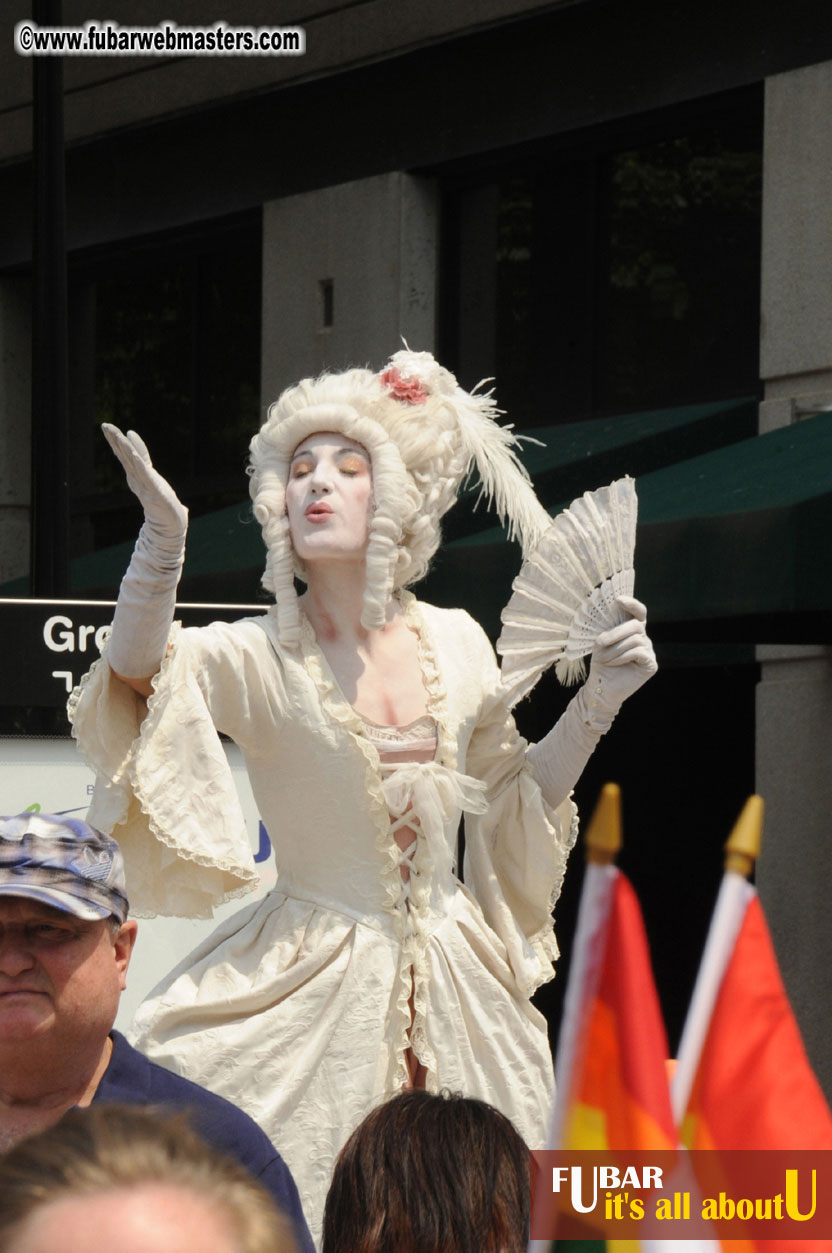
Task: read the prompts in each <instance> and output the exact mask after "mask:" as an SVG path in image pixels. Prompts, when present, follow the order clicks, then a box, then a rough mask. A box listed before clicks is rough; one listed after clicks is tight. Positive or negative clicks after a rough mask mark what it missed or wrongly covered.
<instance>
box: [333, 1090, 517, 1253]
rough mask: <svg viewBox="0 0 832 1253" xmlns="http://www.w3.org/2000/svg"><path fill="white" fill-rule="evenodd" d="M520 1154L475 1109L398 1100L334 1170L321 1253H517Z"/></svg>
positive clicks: (411, 1095) (500, 1120) (440, 1100)
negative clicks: (394, 1251) (393, 1251)
mask: <svg viewBox="0 0 832 1253" xmlns="http://www.w3.org/2000/svg"><path fill="white" fill-rule="evenodd" d="M528 1231H529V1151H528V1149H527V1147H526V1145H525V1143H524V1141H523V1140H522V1139H521V1137H520V1136H519V1135H518V1133H517V1132H516V1131H515V1129H514V1127H513V1126H512V1124H511V1123H510V1122H509V1120H508V1119H507V1118H505V1117H504V1116H503V1115H502V1114H501V1113H499V1112H498V1111H497V1110H496V1109H493V1108H492V1107H491V1106H490V1105H486V1104H485V1103H484V1102H483V1101H476V1100H471V1099H469V1098H466V1097H462V1096H453V1095H450V1094H448V1093H444V1094H442V1095H440V1096H436V1095H433V1094H431V1093H428V1092H424V1091H408V1092H402V1093H401V1094H400V1095H398V1096H395V1097H393V1099H392V1100H390V1101H388V1102H387V1103H386V1104H384V1105H381V1106H379V1107H378V1109H375V1110H373V1112H372V1113H371V1114H369V1115H368V1117H367V1118H365V1119H364V1121H363V1122H362V1123H361V1124H360V1126H359V1127H358V1128H357V1129H356V1130H355V1131H354V1132H353V1134H352V1135H351V1136H350V1138H349V1140H348V1141H347V1143H346V1144H345V1145H344V1147H343V1149H342V1150H341V1153H340V1155H339V1157H338V1160H337V1162H336V1163H335V1170H334V1172H333V1176H332V1184H331V1186H330V1189H329V1195H328V1196H327V1201H326V1210H325V1213H324V1240H323V1253H389V1251H390V1250H393V1249H395V1250H396V1253H524V1250H525V1248H526V1243H527V1241H528Z"/></svg>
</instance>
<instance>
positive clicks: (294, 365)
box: [262, 173, 438, 407]
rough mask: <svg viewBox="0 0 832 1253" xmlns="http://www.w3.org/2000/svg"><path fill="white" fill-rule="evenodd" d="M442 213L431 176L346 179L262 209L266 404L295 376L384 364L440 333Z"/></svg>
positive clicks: (425, 344) (425, 346) (423, 346)
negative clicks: (406, 346) (438, 282)
mask: <svg viewBox="0 0 832 1253" xmlns="http://www.w3.org/2000/svg"><path fill="white" fill-rule="evenodd" d="M437 246H438V213H437V198H436V190H435V187H434V185H433V183H432V182H431V181H430V180H427V179H422V178H416V177H413V176H411V175H409V174H403V173H394V174H384V175H381V176H379V177H377V178H368V179H361V180H359V181H357V182H354V183H342V184H340V185H339V186H336V187H325V188H322V189H321V190H319V191H313V192H306V193H304V194H302V195H298V196H289V197H286V198H285V199H283V200H276V201H272V202H271V203H269V204H267V205H265V206H264V209H263V332H262V333H263V350H262V362H263V365H262V398H263V403H264V407H265V406H266V405H268V404H269V403H270V402H271V401H272V400H274V399H275V398H276V397H277V395H278V393H279V392H280V391H281V390H282V389H283V388H284V387H286V386H287V385H288V384H290V383H292V382H295V381H296V380H297V379H299V378H303V377H306V376H309V375H314V374H317V373H319V372H320V371H321V370H322V369H324V368H331V369H335V370H339V369H344V368H346V367H348V366H356V365H358V366H361V365H371V366H374V367H379V366H381V365H383V363H384V361H385V360H386V359H387V357H388V356H389V355H390V354H391V353H392V352H395V351H396V350H397V349H398V348H400V347H401V339H402V337H404V338H405V339H407V341H408V343H409V345H410V347H411V348H413V349H415V350H418V351H422V350H426V349H427V350H432V349H433V347H434V344H435V338H436V280H437Z"/></svg>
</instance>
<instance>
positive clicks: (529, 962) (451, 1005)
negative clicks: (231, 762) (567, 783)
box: [72, 593, 576, 1239]
mask: <svg viewBox="0 0 832 1253" xmlns="http://www.w3.org/2000/svg"><path fill="white" fill-rule="evenodd" d="M402 603H403V606H404V610H405V613H406V616H407V621H408V624H409V626H410V627H411V629H412V630H414V631H415V632H416V633H417V634H418V638H419V656H420V663H421V667H422V673H423V678H424V682H425V687H426V690H427V694H428V699H427V708H428V714H429V716H430V718H431V719H432V720H433V724H435V729H436V735H437V744H436V751H435V755H434V757H433V759H432V760H430V761H421V762H404V763H399V764H394V765H390V764H387V765H384V766H382V764H381V761H380V758H379V752H378V751H377V748H376V746H375V745H374V743H373V739H374V738H376V739H377V737H374V735H373V734H372V732H371V729H368V727H367V725H366V724H365V723H364V722H363V721H362V719H361V718H360V717H359V716H358V715H357V714H356V713H355V711H354V710H353V709H352V708H351V706H350V705H349V704H348V703H347V701H346V699H345V698H344V696H343V694H342V692H341V691H340V689H339V687H338V685H337V683H336V681H335V679H334V677H333V675H332V673H331V671H330V669H329V666H328V665H327V662H326V660H325V658H324V656H323V654H322V653H321V651H320V649H319V648H318V646H317V643H316V641H315V637H314V633H313V631H312V629H311V627H310V626H309V624H308V622H306V621H305V620H304V632H303V640H302V644H301V647H300V649H299V650H297V651H295V652H292V651H289V650H286V649H284V648H282V647H281V645H280V644H279V643H278V641H277V630H276V618H275V616H274V614H273V612H268V613H266V614H264V615H263V616H262V617H258V618H248V619H243V620H241V621H239V622H236V623H233V624H225V623H214V624H213V625H212V626H210V627H204V628H192V629H187V630H181V631H180V630H179V629H178V628H176V627H175V628H174V632H173V635H172V637H171V641H172V642H171V646H170V648H169V650H168V656H167V658H166V660H165V663H164V665H163V668H162V671H161V672H160V675H159V676H158V679H157V681H156V690H155V694H154V696H153V697H151V700H150V703H149V709H148V713H147V717H146V718H145V719H144V722H143V723H141V721H140V720H141V717H142V714H143V712H144V711H143V706H142V704H141V702H140V700H139V699H138V698H136V697H135V695H134V693H133V692H132V691H131V690H130V689H128V688H127V687H126V686H125V685H124V684H122V683H120V682H119V681H118V680H116V679H114V678H113V677H112V674H111V672H110V670H109V667H108V666H107V664H106V661H102V662H99V663H98V664H97V666H96V667H95V668H94V669H93V671H92V672H91V673H90V675H88V676H87V677H86V679H85V680H84V682H83V684H82V686H81V688H80V689H79V691H78V692H77V693H76V696H75V700H74V701H73V710H72V716H73V718H74V730H75V734H76V736H77V738H78V741H79V744H80V746H81V749H82V751H83V752H84V754H85V756H86V757H87V759H88V761H89V762H90V763H91V764H92V765H93V766H94V767H95V769H96V771H97V774H98V785H97V789H96V795H95V798H94V800H93V804H92V806H91V808H90V812H89V815H88V817H89V821H90V822H91V823H93V824H94V825H96V826H99V827H102V828H103V829H105V830H111V829H114V835H115V836H116V838H118V839H119V841H120V842H121V844H122V848H123V851H124V854H125V860H126V864H127V876H128V878H127V883H128V892H129V895H130V900H131V905H132V907H133V911H134V912H135V913H138V914H142V913H144V914H147V913H168V914H171V913H173V914H180V915H184V916H201V915H204V914H206V913H207V912H208V911H209V910H210V908H211V906H212V905H213V904H216V903H217V902H218V901H219V900H220V899H223V898H227V897H228V896H229V895H232V894H235V893H242V892H245V891H248V890H249V888H250V886H252V885H253V884H254V883H256V881H257V874H256V871H255V867H254V864H253V860H252V855H251V851H250V846H249V838H248V834H247V832H246V828H245V824H244V820H243V816H242V813H241V811H240V806H239V802H238V800H237V795H236V791H235V788H234V784H233V781H232V779H231V777H230V773H229V771H228V768H227V766H226V761H225V755H224V753H223V750H222V746H221V744H220V742H219V740H218V737H217V734H216V731H217V730H219V731H221V732H224V733H226V734H227V735H229V736H230V737H231V738H232V739H233V740H235V741H236V743H237V744H238V745H239V746H240V748H241V750H242V752H243V754H244V758H245V762H246V766H247V770H248V773H249V777H250V780H251V785H252V789H253V792H254V796H255V799H256V801H257V804H258V807H259V811H260V815H261V818H262V820H263V822H264V823H265V825H266V828H267V830H268V832H269V835H270V837H271V840H272V843H273V845H274V848H275V853H276V859H277V868H278V880H277V885H276V887H275V888H274V889H273V890H272V891H271V892H270V893H269V894H268V895H267V896H266V897H265V898H264V899H263V900H261V901H258V902H256V903H255V904H252V905H250V906H249V907H248V908H243V909H242V910H241V911H240V912H239V913H237V914H236V915H234V916H233V917H232V918H231V919H230V920H228V921H226V922H225V923H223V924H222V925H221V926H220V927H219V928H218V929H217V930H216V931H215V932H214V933H213V934H212V935H211V937H210V938H209V939H207V940H206V941H204V942H203V943H202V944H201V945H200V946H199V947H198V948H197V949H196V950H195V951H194V952H193V953H191V954H189V955H188V956H187V957H186V958H185V959H184V961H182V962H181V963H180V965H179V966H177V967H176V968H175V969H174V970H173V971H172V973H171V974H170V975H169V976H168V977H167V978H166V979H165V980H164V981H163V982H162V983H161V984H160V985H159V986H158V987H157V988H156V989H155V990H154V993H153V994H152V995H151V997H150V998H149V999H148V1000H147V1001H146V1002H145V1003H144V1005H143V1006H142V1007H141V1009H140V1010H139V1014H138V1017H137V1021H136V1035H135V1040H136V1042H137V1044H138V1046H139V1047H140V1048H141V1049H142V1050H143V1051H144V1052H146V1053H147V1054H148V1055H149V1056H151V1057H153V1058H154V1059H155V1060H157V1061H159V1062H161V1063H163V1064H164V1065H166V1066H169V1067H170V1068H171V1069H173V1070H176V1071H179V1072H180V1073H182V1074H186V1075H188V1077H189V1078H191V1079H194V1080H196V1081H197V1082H199V1083H201V1084H203V1085H204V1086H206V1087H208V1088H211V1089H212V1090H214V1091H216V1092H219V1093H221V1094H222V1095H223V1096H225V1097H227V1098H228V1099H230V1100H232V1101H234V1102H235V1103H237V1104H238V1105H240V1106H241V1107H242V1108H244V1109H245V1110H247V1112H248V1113H249V1114H251V1115H252V1116H253V1117H254V1118H255V1119H257V1121H258V1122H259V1123H260V1124H261V1125H262V1126H263V1127H264V1129H265V1130H266V1132H267V1133H268V1134H269V1136H270V1137H271V1138H272V1139H273V1141H274V1143H275V1144H276V1145H277V1146H278V1148H279V1149H280V1151H281V1153H282V1154H283V1155H284V1156H285V1158H286V1161H287V1162H288V1164H289V1166H290V1168H291V1170H292V1172H293V1174H294V1176H295V1179H296V1180H297V1183H298V1187H299V1189H300V1193H301V1198H302V1200H303V1204H304V1209H305V1211H306V1214H307V1218H308V1220H309V1223H310V1226H311V1228H312V1230H313V1234H314V1235H315V1237H316V1239H317V1238H319V1232H320V1224H321V1216H322V1210H323V1202H324V1198H325V1195H326V1191H327V1187H328V1184H329V1179H330V1174H331V1170H332V1165H333V1160H334V1158H335V1156H336V1154H337V1152H338V1150H339V1149H340V1147H341V1145H342V1144H343V1142H344V1140H345V1139H346V1137H347V1136H348V1135H349V1133H350V1132H351V1131H352V1129H353V1128H354V1127H355V1126H356V1125H357V1123H358V1122H359V1121H360V1120H361V1119H362V1118H363V1117H364V1115H365V1114H366V1113H367V1112H368V1111H369V1110H370V1109H371V1108H372V1107H373V1106H374V1105H375V1104H376V1103H377V1102H378V1101H379V1100H380V1099H381V1098H383V1097H384V1096H385V1095H388V1094H392V1093H393V1092H395V1091H397V1090H398V1089H400V1088H401V1086H402V1084H403V1083H405V1082H406V1081H407V1065H406V1060H407V1059H406V1051H407V1048H408V1045H411V1046H412V1048H413V1051H414V1053H415V1054H416V1056H417V1058H418V1059H419V1061H420V1062H421V1063H422V1064H423V1066H424V1067H425V1069H426V1072H427V1086H428V1088H430V1089H432V1090H438V1089H440V1088H449V1089H451V1090H452V1091H456V1092H462V1093H464V1094H466V1095H469V1096H475V1097H479V1098H481V1099H482V1100H485V1101H488V1102H490V1103H492V1104H493V1105H495V1106H497V1108H499V1109H500V1110H502V1111H503V1113H505V1114H506V1115H507V1116H508V1117H509V1118H510V1119H511V1120H512V1121H513V1122H514V1124H515V1126H516V1127H517V1128H518V1130H519V1131H520V1133H521V1134H522V1135H523V1137H524V1138H525V1139H526V1141H527V1142H528V1143H529V1145H530V1146H531V1147H539V1146H541V1145H542V1144H543V1142H544V1137H545V1132H546V1122H547V1117H548V1111H549V1107H550V1102H551V1098H552V1091H553V1074H552V1060H551V1055H550V1050H549V1045H548V1042H547V1034H546V1023H545V1020H544V1019H543V1017H542V1015H541V1014H540V1013H539V1012H538V1011H537V1010H536V1009H535V1008H534V1006H532V1005H531V1003H530V1000H529V998H530V996H531V994H532V992H533V991H534V990H535V988H536V987H537V986H538V985H539V984H540V983H542V982H544V981H545V980H547V979H550V978H551V977H552V973H553V971H552V960H553V959H554V958H555V957H556V956H557V946H556V943H555V938H554V933H553V929H552V918H551V911H552V907H553V905H554V902H555V900H556V899H557V896H558V894H559V892H560V887H561V883H562V879H563V873H564V868H565V864H566V859H567V855H568V852H569V849H570V848H571V846H572V844H573V843H574V839H575V833H576V817H575V810H574V806H573V804H572V802H571V801H566V802H565V803H564V804H563V805H562V806H561V807H560V809H559V810H558V811H557V812H553V811H551V810H550V809H549V808H548V807H547V805H546V804H545V802H544V801H543V799H542V797H541V794H540V790H539V788H538V786H537V784H536V783H535V781H534V779H533V778H532V776H531V774H530V772H529V771H528V770H527V768H526V766H525V751H526V747H527V746H526V743H525V741H524V740H523V739H521V738H520V736H519V735H518V733H517V730H516V728H515V725H514V721H513V719H512V717H511V715H510V714H509V713H508V710H507V708H506V705H505V701H504V698H503V695H502V692H501V688H500V683H499V671H498V668H497V664H496V660H495V657H494V653H493V651H492V648H491V645H490V644H489V642H488V640H487V638H486V636H485V634H484V633H483V631H482V630H481V629H480V627H479V626H478V625H477V624H476V623H475V622H474V621H473V620H472V619H471V618H470V617H469V616H468V615H467V614H466V613H465V612H463V611H461V610H444V609H437V608H435V607H433V606H430V605H427V604H421V603H419V602H418V601H416V600H415V598H414V597H412V596H411V595H410V594H409V593H404V594H402ZM423 755H424V754H423ZM461 813H464V815H465V857H464V875H463V877H464V886H463V884H462V883H461V882H460V881H459V879H457V877H456V875H455V873H454V859H455V848H456V841H457V830H458V825H459V819H460V814H461ZM405 815H406V816H405ZM405 823H406V824H407V826H408V827H409V828H410V829H411V830H415V831H416V833H417V840H416V846H415V849H414V850H411V851H410V854H409V856H408V858H407V866H408V870H409V874H408V875H406V876H403V875H402V873H401V866H402V864H404V863H403V855H402V850H401V849H400V848H399V846H398V844H397V842H396V839H395V834H396V831H397V830H399V829H400V828H401V827H402V825H403V824H405ZM411 996H412V1005H413V1011H412V1013H411V1008H410V1004H409V1002H410V1001H411Z"/></svg>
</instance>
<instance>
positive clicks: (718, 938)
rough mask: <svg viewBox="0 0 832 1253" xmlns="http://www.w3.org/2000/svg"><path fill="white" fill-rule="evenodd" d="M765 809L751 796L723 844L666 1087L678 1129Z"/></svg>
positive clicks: (747, 895)
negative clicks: (709, 912)
mask: <svg viewBox="0 0 832 1253" xmlns="http://www.w3.org/2000/svg"><path fill="white" fill-rule="evenodd" d="M763 810H764V805H763V799H762V797H761V796H756V795H754V796H749V798H748V800H747V801H746V802H745V805H744V806H743V809H742V812H741V814H740V816H739V818H738V819H737V821H736V823H735V825H734V828H733V830H732V832H731V834H730V836H729V837H728V840H727V841H726V844H725V861H724V870H725V873H724V874H723V876H722V882H721V884H720V887H719V895H718V896H717V901H716V905H715V906H714V912H713V917H712V919H711V925H710V929H709V931H708V938H707V941H706V943H705V951H704V953H703V954H702V961H701V963H700V966H699V974H698V975H697V977H696V986H695V987H694V989H693V996H692V997H691V1002H690V1006H689V1008H688V1013H687V1017H686V1019H685V1025H684V1029H683V1031H682V1038H681V1041H680V1043H679V1056H678V1060H677V1063H676V1070H675V1072H674V1075H673V1079H672V1082H671V1085H670V1099H671V1103H672V1105H673V1116H674V1118H675V1120H676V1125H677V1126H679V1127H681V1125H682V1120H683V1118H684V1116H685V1112H686V1110H687V1107H688V1101H689V1099H690V1094H691V1089H692V1088H693V1082H694V1079H695V1078H696V1072H697V1070H698V1068H699V1059H700V1057H701V1055H702V1048H703V1046H704V1043H705V1037H706V1035H707V1033H708V1027H709V1025H710V1021H711V1015H712V1014H713V1009H714V1005H715V1004H716V998H717V996H718V995H719V989H720V986H721V984H722V979H723V976H724V974H725V968H726V966H727V965H728V961H729V959H730V957H731V953H732V952H733V950H734V944H735V943H736V939H737V935H738V934H739V930H740V927H741V926H742V920H743V918H744V917H745V911H746V909H747V907H748V902H749V900H750V899H751V897H752V896H753V895H754V889H753V888H752V887H751V885H750V884H749V883H748V881H747V877H748V875H749V874H750V873H751V871H752V870H753V869H754V863H755V861H756V860H757V858H758V857H759V855H760V845H761V842H762V832H763Z"/></svg>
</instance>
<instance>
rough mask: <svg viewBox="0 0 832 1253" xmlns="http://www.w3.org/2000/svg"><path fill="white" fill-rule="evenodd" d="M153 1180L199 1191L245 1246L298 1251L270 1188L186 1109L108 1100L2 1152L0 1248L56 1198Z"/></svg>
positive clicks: (254, 1252)
mask: <svg viewBox="0 0 832 1253" xmlns="http://www.w3.org/2000/svg"><path fill="white" fill-rule="evenodd" d="M147 1184H161V1185H165V1186H168V1187H170V1188H172V1189H175V1190H177V1191H183V1192H186V1193H190V1194H192V1195H196V1196H197V1197H198V1198H199V1199H200V1201H201V1202H203V1203H204V1204H205V1205H206V1206H209V1207H212V1208H213V1211H214V1212H215V1213H216V1214H217V1216H218V1217H220V1216H222V1217H223V1218H224V1219H225V1220H226V1221H227V1223H228V1225H229V1228H230V1229H231V1230H232V1231H233V1232H234V1236H235V1243H236V1244H237V1247H238V1248H239V1250H240V1253H296V1250H297V1244H296V1242H295V1240H294V1237H293V1235H292V1232H291V1229H290V1227H289V1223H288V1221H287V1220H286V1218H285V1217H284V1216H283V1215H282V1214H281V1213H280V1212H279V1211H278V1210H277V1208H276V1207H275V1205H274V1203H273V1201H272V1198H271V1197H270V1196H269V1194H268V1193H267V1192H266V1191H265V1190H264V1189H263V1188H261V1186H260V1184H259V1183H258V1182H257V1180H256V1179H255V1178H254V1177H253V1176H252V1175H250V1174H249V1173H248V1171H247V1170H245V1169H244V1168H243V1167H242V1166H241V1165H240V1164H239V1163H238V1162H236V1161H234V1160H233V1159H231V1158H227V1157H225V1155H224V1154H222V1153H218V1152H217V1151H216V1149H214V1148H213V1147H212V1146H210V1145H208V1144H206V1143H205V1141H204V1140H202V1139H201V1138H200V1137H199V1136H198V1135H197V1134H196V1132H195V1131H193V1130H192V1128H191V1127H190V1125H189V1123H188V1120H187V1116H186V1115H185V1114H182V1113H176V1114H171V1113H170V1111H163V1110H155V1109H152V1108H146V1107H143V1106H138V1105H115V1104H113V1105H111V1104H107V1103H102V1104H100V1105H91V1106H89V1107H88V1108H85V1109H73V1110H70V1111H69V1112H68V1113H67V1114H65V1115H64V1117H63V1118H62V1119H61V1120H60V1121H59V1122H58V1123H56V1124H55V1125H54V1126H52V1127H49V1128H47V1129H46V1130H45V1131H42V1132H40V1133H39V1134H37V1135H33V1136H30V1137H29V1138H27V1139H25V1140H21V1141H20V1142H19V1143H18V1144H16V1145H15V1146H14V1147H13V1148H12V1149H10V1150H9V1152H8V1153H6V1154H5V1156H0V1250H5V1249H6V1248H7V1247H9V1244H10V1242H11V1241H13V1240H14V1237H15V1236H16V1235H17V1234H18V1232H20V1231H21V1230H22V1228H23V1227H24V1226H25V1225H26V1223H27V1221H28V1220H29V1219H30V1218H32V1217H33V1215H35V1214H36V1213H38V1212H39V1211H40V1210H41V1209H42V1208H45V1207H46V1206H48V1205H49V1204H50V1203H52V1202H54V1201H61V1200H65V1199H67V1198H69V1197H79V1196H93V1195H100V1194H102V1193H107V1192H110V1191H114V1190H119V1191H120V1190H122V1189H125V1188H141V1187H142V1186H143V1185H147ZM195 1253H196V1251H195Z"/></svg>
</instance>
